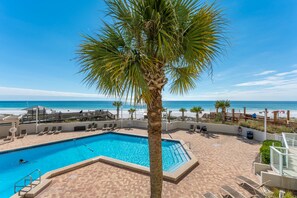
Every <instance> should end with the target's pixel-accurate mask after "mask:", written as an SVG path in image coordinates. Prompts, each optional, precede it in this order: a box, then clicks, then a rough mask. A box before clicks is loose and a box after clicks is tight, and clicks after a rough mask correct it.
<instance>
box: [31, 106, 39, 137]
mask: <svg viewBox="0 0 297 198" xmlns="http://www.w3.org/2000/svg"><path fill="white" fill-rule="evenodd" d="M32 110H33V109H32ZM35 113H36V116H35V117H36V133H38V107H37V108H36V110H35Z"/></svg>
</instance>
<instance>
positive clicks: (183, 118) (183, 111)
mask: <svg viewBox="0 0 297 198" xmlns="http://www.w3.org/2000/svg"><path fill="white" fill-rule="evenodd" d="M179 111H180V112H182V120H183V121H185V112H186V111H187V109H185V108H183V107H182V108H180V109H179Z"/></svg>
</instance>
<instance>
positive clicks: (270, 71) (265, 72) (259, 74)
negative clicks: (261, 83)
mask: <svg viewBox="0 0 297 198" xmlns="http://www.w3.org/2000/svg"><path fill="white" fill-rule="evenodd" d="M275 72H276V71H275V70H267V71H263V72H261V73H258V74H254V76H265V75H268V74H272V73H275Z"/></svg>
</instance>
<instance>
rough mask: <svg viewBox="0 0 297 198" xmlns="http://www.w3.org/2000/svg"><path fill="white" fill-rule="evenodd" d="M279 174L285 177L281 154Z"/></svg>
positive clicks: (280, 155)
mask: <svg viewBox="0 0 297 198" xmlns="http://www.w3.org/2000/svg"><path fill="white" fill-rule="evenodd" d="M279 173H280V174H281V175H283V155H282V154H279Z"/></svg>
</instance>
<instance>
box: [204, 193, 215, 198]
mask: <svg viewBox="0 0 297 198" xmlns="http://www.w3.org/2000/svg"><path fill="white" fill-rule="evenodd" d="M203 197H204V198H217V196H215V195H214V194H213V193H211V192H207V193H205V194H204V195H203Z"/></svg>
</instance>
